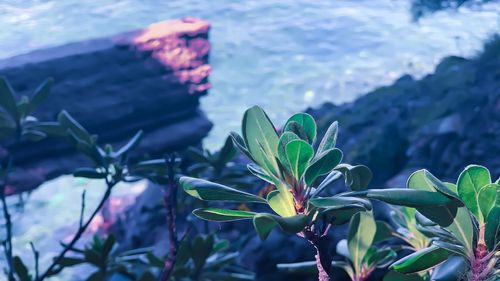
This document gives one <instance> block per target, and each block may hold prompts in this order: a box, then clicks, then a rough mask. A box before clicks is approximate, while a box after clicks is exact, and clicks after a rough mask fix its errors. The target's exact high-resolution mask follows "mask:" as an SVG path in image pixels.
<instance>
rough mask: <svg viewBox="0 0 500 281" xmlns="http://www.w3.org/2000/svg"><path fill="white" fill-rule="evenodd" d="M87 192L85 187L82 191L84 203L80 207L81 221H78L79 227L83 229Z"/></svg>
mask: <svg viewBox="0 0 500 281" xmlns="http://www.w3.org/2000/svg"><path fill="white" fill-rule="evenodd" d="M85 192H86V190H85V189H84V190H83V192H82V203H81V207H80V222H79V223H78V229H81V228H82V226H83V213H84V212H85Z"/></svg>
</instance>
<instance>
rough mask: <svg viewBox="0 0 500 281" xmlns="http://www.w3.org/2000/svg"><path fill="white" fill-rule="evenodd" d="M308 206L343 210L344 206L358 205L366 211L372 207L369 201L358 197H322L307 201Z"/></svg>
mask: <svg viewBox="0 0 500 281" xmlns="http://www.w3.org/2000/svg"><path fill="white" fill-rule="evenodd" d="M309 204H311V205H313V206H314V207H317V208H328V209H334V208H337V209H338V208H343V207H346V205H352V204H354V205H358V206H362V207H364V208H365V209H366V210H371V208H372V205H371V203H370V201H368V200H366V199H362V198H358V197H348V196H332V197H322V198H313V199H310V200H309Z"/></svg>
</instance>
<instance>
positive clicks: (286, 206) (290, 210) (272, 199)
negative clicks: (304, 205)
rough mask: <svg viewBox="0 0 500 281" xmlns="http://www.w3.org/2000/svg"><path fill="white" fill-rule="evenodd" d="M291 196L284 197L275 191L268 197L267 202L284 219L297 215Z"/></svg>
mask: <svg viewBox="0 0 500 281" xmlns="http://www.w3.org/2000/svg"><path fill="white" fill-rule="evenodd" d="M290 199H291V198H290V197H289V196H283V194H282V193H281V192H280V191H278V190H273V191H271V192H269V194H268V195H267V202H268V204H269V206H270V207H271V209H273V211H275V212H276V213H277V214H278V215H280V216H282V217H291V216H294V215H296V214H297V213H296V211H295V207H294V204H293V200H290Z"/></svg>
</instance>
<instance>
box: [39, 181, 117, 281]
mask: <svg viewBox="0 0 500 281" xmlns="http://www.w3.org/2000/svg"><path fill="white" fill-rule="evenodd" d="M106 185H107V189H106V192H105V193H104V195H103V197H102V198H101V201H100V202H99V204H98V205H97V207H96V209H95V210H94V212H92V214H91V215H90V217H89V218H88V219H87V221H86V222H85V223H84V224H83V225H82V224H81V222H82V218H83V208H85V203H83V202H82V210H81V211H80V213H81V216H80V218H81V220H80V227H79V228H78V231H77V232H76V234H75V236H73V239H71V242H69V243H68V244H66V247H64V249H63V250H62V251H61V253H59V255H58V256H57V257H55V258H54V260H53V261H52V264H51V265H50V266H49V267H48V268H47V270H45V271H44V273H43V274H42V275H41V276H40V277H39V278H38V279H35V280H36V281H42V280H44V279H46V278H47V277H49V276H51V275H52V274H53V273H54V272H59V271H60V269H62V268H60V269H59V270H58V269H56V268H55V267H56V266H57V265H59V263H60V262H61V260H62V259H63V258H64V256H65V255H66V253H67V252H68V251H69V250H71V249H72V248H74V246H75V244H76V242H78V240H80V238H81V237H82V235H83V233H85V231H86V230H87V228H88V226H89V225H90V223H91V222H92V220H93V219H94V217H95V216H96V215H97V214H98V213H99V211H100V210H101V208H102V206H104V204H105V203H106V201H108V198H109V196H111V190H112V189H113V187H114V186H115V185H116V182H114V181H112V182H110V181H108V180H107V179H106ZM82 199H85V193H83V194H82Z"/></svg>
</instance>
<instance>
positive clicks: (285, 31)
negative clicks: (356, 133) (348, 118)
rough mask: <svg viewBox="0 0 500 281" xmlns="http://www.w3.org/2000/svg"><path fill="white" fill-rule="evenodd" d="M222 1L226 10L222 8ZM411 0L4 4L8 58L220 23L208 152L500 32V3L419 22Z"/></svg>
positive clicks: (2, 35) (464, 51)
mask: <svg viewBox="0 0 500 281" xmlns="http://www.w3.org/2000/svg"><path fill="white" fill-rule="evenodd" d="M214 3H217V4H214ZM409 11H410V2H409V1H403V0H398V1H396V0H378V1H373V0H350V1H347V0H344V1H307V0H299V1H284V0H268V1H231V0H219V1H217V2H214V1H209V0H207V1H198V0H169V1H152V0H143V1H137V0H121V1H116V0H86V1H71V0H68V1H55V0H52V1H35V0H2V1H0V30H1V32H0V58H2V57H8V56H12V55H15V54H19V53H25V52H28V51H30V50H34V49H37V48H40V47H45V46H53V45H59V44H63V43H67V42H71V41H78V40H83V39H87V38H92V37H100V36H105V35H111V34H115V33H118V32H122V31H128V30H131V29H135V28H141V27H144V26H146V25H148V24H150V23H153V22H156V21H161V20H165V19H170V18H181V17H185V16H196V17H200V18H203V19H207V20H208V21H210V22H211V24H212V29H211V33H210V41H211V42H212V53H211V63H212V65H213V74H212V75H211V81H212V83H213V88H212V90H211V91H210V94H209V95H208V96H207V97H206V98H203V100H202V107H203V109H204V110H205V111H206V112H207V114H208V116H209V118H210V119H212V120H213V121H214V123H215V127H214V129H213V130H212V132H211V134H210V136H209V138H207V139H206V140H205V144H206V145H207V146H208V147H211V148H213V147H216V146H219V145H220V144H221V142H222V140H223V139H224V138H225V136H226V135H227V133H228V132H229V131H230V130H238V129H239V126H240V120H241V117H242V114H243V112H244V110H245V109H246V108H248V107H250V106H251V105H254V104H259V105H261V106H263V107H264V108H266V109H268V110H269V111H270V110H272V111H270V115H271V118H273V119H274V120H276V121H277V122H278V123H280V122H283V121H284V120H285V118H286V117H287V116H289V115H290V114H291V113H294V112H296V111H300V110H303V109H304V108H306V107H308V106H317V105H319V104H321V103H322V102H324V101H333V102H336V103H342V102H347V101H351V100H352V99H354V98H355V97H357V96H359V95H360V94H363V93H365V92H367V91H369V90H371V89H373V88H374V87H376V86H381V85H386V84H389V83H391V82H392V81H393V80H394V79H396V78H397V77H399V76H400V75H401V74H403V73H410V74H413V75H415V76H417V77H418V76H421V75H423V74H426V73H429V72H431V71H432V70H433V69H434V66H435V65H436V63H437V62H438V61H439V60H440V59H441V58H442V57H444V56H446V55H452V54H453V55H464V56H470V55H472V54H474V53H476V52H477V51H478V50H480V49H481V46H482V42H483V41H484V40H485V38H487V37H488V35H490V34H491V33H493V32H495V31H498V30H499V27H500V3H499V2H496V3H492V4H488V5H485V6H483V7H482V8H480V9H476V10H474V11H471V10H468V9H461V10H459V11H458V12H455V11H444V12H438V13H436V14H433V15H431V16H428V17H425V18H423V19H422V20H421V21H420V22H418V23H415V22H412V20H411V15H410V12H409Z"/></svg>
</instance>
